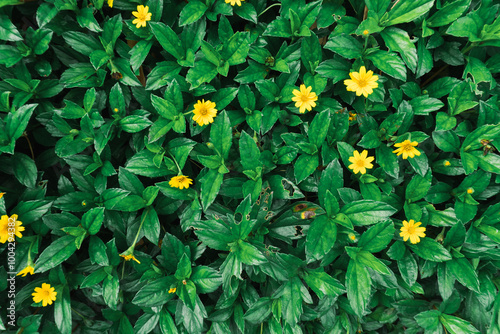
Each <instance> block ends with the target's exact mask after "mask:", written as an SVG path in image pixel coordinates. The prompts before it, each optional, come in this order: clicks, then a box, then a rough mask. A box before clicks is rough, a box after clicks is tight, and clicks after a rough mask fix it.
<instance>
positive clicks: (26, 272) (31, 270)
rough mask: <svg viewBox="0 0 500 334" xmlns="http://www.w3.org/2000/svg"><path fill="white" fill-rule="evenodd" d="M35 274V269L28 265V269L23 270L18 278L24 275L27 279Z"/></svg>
mask: <svg viewBox="0 0 500 334" xmlns="http://www.w3.org/2000/svg"><path fill="white" fill-rule="evenodd" d="M34 273H35V268H33V267H32V266H30V265H27V266H26V268H24V269H23V270H21V271H20V272H19V273H18V274H17V275H16V276H20V275H22V276H23V277H25V276H26V275H28V274H30V275H33V274H34Z"/></svg>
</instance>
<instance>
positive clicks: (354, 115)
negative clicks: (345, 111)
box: [349, 111, 358, 122]
mask: <svg viewBox="0 0 500 334" xmlns="http://www.w3.org/2000/svg"><path fill="white" fill-rule="evenodd" d="M357 117H358V115H356V113H353V112H350V111H349V122H352V121H355V120H356V118H357Z"/></svg>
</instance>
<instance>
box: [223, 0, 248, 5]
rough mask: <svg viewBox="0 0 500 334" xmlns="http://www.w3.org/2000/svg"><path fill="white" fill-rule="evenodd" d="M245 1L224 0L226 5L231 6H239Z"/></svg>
mask: <svg viewBox="0 0 500 334" xmlns="http://www.w3.org/2000/svg"><path fill="white" fill-rule="evenodd" d="M242 1H245V0H226V3H230V4H231V6H234V5H238V6H241V2H242Z"/></svg>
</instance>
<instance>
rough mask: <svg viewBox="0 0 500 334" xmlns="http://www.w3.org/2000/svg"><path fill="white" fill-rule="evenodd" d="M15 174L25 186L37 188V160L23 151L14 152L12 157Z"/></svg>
mask: <svg viewBox="0 0 500 334" xmlns="http://www.w3.org/2000/svg"><path fill="white" fill-rule="evenodd" d="M12 167H13V169H14V176H15V177H16V179H17V180H18V181H19V182H20V183H21V184H22V185H24V186H26V187H28V188H35V186H36V180H37V178H38V175H37V168H36V164H35V162H34V161H33V160H32V159H31V158H30V157H28V156H27V155H26V154H23V153H18V152H16V153H14V156H13V157H12Z"/></svg>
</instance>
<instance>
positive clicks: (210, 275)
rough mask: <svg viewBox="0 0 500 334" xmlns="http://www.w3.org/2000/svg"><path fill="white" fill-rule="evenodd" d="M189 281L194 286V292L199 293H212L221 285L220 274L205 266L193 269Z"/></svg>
mask: <svg viewBox="0 0 500 334" xmlns="http://www.w3.org/2000/svg"><path fill="white" fill-rule="evenodd" d="M190 280H191V281H192V282H193V283H194V284H195V285H196V291H198V292H199V293H210V292H214V291H215V290H217V288H218V287H219V286H220V285H221V284H222V276H221V274H220V273H219V272H218V271H216V270H214V269H212V268H210V267H206V266H196V267H194V268H193V273H192V274H191V278H190Z"/></svg>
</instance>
